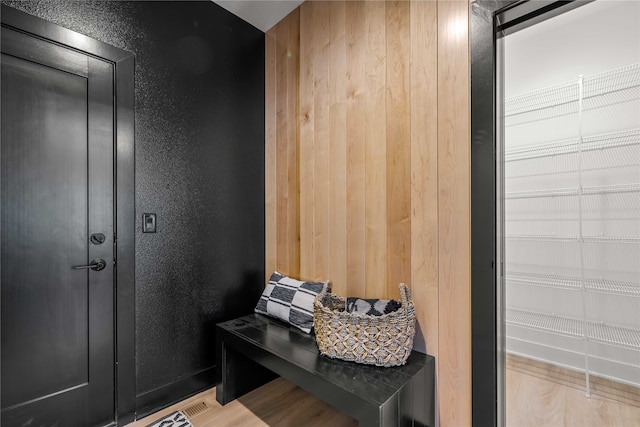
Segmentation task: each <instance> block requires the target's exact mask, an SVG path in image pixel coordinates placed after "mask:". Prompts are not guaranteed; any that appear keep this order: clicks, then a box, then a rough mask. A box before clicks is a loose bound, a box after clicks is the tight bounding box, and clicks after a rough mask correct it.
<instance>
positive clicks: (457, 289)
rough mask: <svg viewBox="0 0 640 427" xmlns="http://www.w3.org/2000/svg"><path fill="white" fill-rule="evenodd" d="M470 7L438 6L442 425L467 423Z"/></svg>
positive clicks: (462, 4) (463, 4)
mask: <svg viewBox="0 0 640 427" xmlns="http://www.w3.org/2000/svg"><path fill="white" fill-rule="evenodd" d="M468 13H469V5H468V3H467V2H462V1H447V0H442V1H439V2H438V187H439V191H438V212H439V213H438V227H439V237H438V266H439V267H438V273H439V287H438V305H439V316H440V320H439V322H438V327H439V332H438V356H439V362H438V371H439V375H438V381H439V388H438V391H439V399H440V421H441V424H442V425H471V298H470V295H471V289H470V263H471V261H470V142H469V140H470V136H469V132H470V131H469V120H470V117H469V96H470V95H469V35H468V22H469V17H468Z"/></svg>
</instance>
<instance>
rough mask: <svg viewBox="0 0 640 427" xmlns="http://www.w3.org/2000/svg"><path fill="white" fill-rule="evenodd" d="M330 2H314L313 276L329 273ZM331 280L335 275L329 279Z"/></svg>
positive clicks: (319, 276)
mask: <svg viewBox="0 0 640 427" xmlns="http://www.w3.org/2000/svg"><path fill="white" fill-rule="evenodd" d="M330 6H331V5H330V3H329V2H324V1H319V2H315V3H314V6H313V8H314V11H313V22H312V26H311V28H312V31H313V44H314V49H315V55H314V57H313V87H314V93H313V118H314V138H315V140H314V146H313V152H314V168H313V192H314V197H315V200H314V205H313V275H312V278H313V279H317V280H321V279H324V278H327V277H329V186H330V174H329V136H330V133H329V127H330V123H329V42H330V34H329V28H330V27H329V16H330ZM330 280H332V279H330Z"/></svg>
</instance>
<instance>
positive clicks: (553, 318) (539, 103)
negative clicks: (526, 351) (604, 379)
mask: <svg viewBox="0 0 640 427" xmlns="http://www.w3.org/2000/svg"><path fill="white" fill-rule="evenodd" d="M612 106H614V107H612ZM619 106H622V107H619ZM598 108H636V109H637V110H638V117H639V118H640V64H631V65H628V66H625V67H621V68H618V69H614V70H610V71H606V72H603V73H599V74H595V75H591V76H586V77H582V76H581V77H579V78H578V79H576V80H575V81H570V82H565V83H562V84H558V85H554V86H551V87H548V88H543V89H540V90H535V91H532V92H528V93H525V94H522V95H518V96H514V97H511V98H508V99H506V100H505V102H504V117H505V128H512V129H515V128H516V127H517V126H520V125H524V126H525V127H526V128H527V129H532V127H531V126H532V124H534V125H537V124H536V122H540V123H543V121H545V120H547V119H550V118H553V119H554V120H555V118H562V117H563V116H568V115H573V117H574V118H575V119H574V120H575V121H576V122H577V123H578V125H577V128H578V131H577V132H576V135H575V137H573V138H564V139H558V140H556V141H552V142H542V143H537V144H536V143H528V144H527V143H525V142H523V141H519V140H517V138H516V140H509V141H508V142H509V145H512V146H515V148H510V147H509V146H508V145H506V146H505V151H504V157H503V161H504V163H505V164H511V165H512V166H511V167H512V168H514V169H513V170H514V171H518V173H521V172H520V171H521V170H522V166H520V165H521V164H523V163H522V162H529V161H533V162H547V161H554V162H556V163H554V164H556V165H562V166H563V167H571V166H572V167H575V170H571V171H568V172H567V174H569V173H573V174H574V175H573V176H577V177H578V178H577V181H576V182H571V183H570V184H576V185H561V186H558V187H549V186H543V187H542V188H526V187H525V188H524V189H517V191H508V192H505V193H503V194H502V196H501V198H502V200H503V203H504V206H505V220H506V221H507V223H508V222H509V221H510V219H509V206H510V204H513V203H520V205H519V206H520V212H522V206H525V207H530V206H539V207H542V209H547V210H548V209H549V207H550V206H552V207H558V206H563V207H564V209H565V210H566V209H570V211H571V212H575V213H576V217H575V218H574V219H573V220H572V221H573V222H574V223H577V224H578V227H577V230H576V233H575V234H573V231H574V230H573V229H571V230H570V232H569V233H566V234H562V233H536V232H535V231H540V230H534V232H527V231H528V230H527V231H524V230H523V228H522V227H520V228H517V229H516V231H517V232H514V231H513V230H510V229H509V227H506V228H505V230H506V233H505V235H504V239H505V243H506V245H507V248H513V246H512V245H516V246H517V247H519V248H520V247H522V248H528V247H533V246H531V245H537V246H535V248H538V249H539V248H543V247H544V248H551V247H553V248H558V247H563V248H566V249H565V250H566V251H574V252H576V253H579V254H580V260H581V262H580V264H581V267H580V268H579V271H573V272H572V271H563V272H561V273H560V274H555V273H549V272H543V271H541V269H540V268H537V269H536V268H533V270H534V271H528V270H531V268H527V264H522V263H514V265H509V263H508V262H506V263H505V270H506V271H505V273H504V276H503V280H504V285H505V286H506V288H507V290H509V289H510V288H512V287H514V286H517V287H519V288H523V287H524V288H523V289H531V290H532V291H533V290H534V289H536V288H544V289H549V290H551V292H554V291H555V290H561V291H565V292H569V295H575V297H574V298H575V301H576V304H579V305H582V307H583V310H582V316H581V317H579V316H575V315H568V314H566V313H559V314H558V313H553V312H545V311H544V310H532V309H529V308H525V307H510V306H507V308H506V312H505V319H506V324H507V326H512V327H517V328H524V329H527V330H532V331H537V332H539V333H544V334H547V333H548V334H554V335H560V336H565V337H569V338H573V339H578V340H580V339H581V340H583V341H584V343H585V344H584V367H583V368H584V372H585V378H586V391H587V395H589V393H590V385H589V381H590V379H589V375H590V364H589V359H590V357H591V355H590V353H589V351H590V350H589V345H588V344H589V343H597V344H602V345H605V346H611V347H612V348H621V349H626V350H631V351H633V352H638V353H637V354H638V356H639V357H637V358H635V359H634V360H640V315H638V316H636V317H637V318H638V319H639V320H638V325H636V324H635V322H632V324H631V325H630V324H616V322H615V321H609V320H606V321H602V320H598V321H594V319H593V317H596V316H595V315H592V316H590V317H589V316H588V313H587V303H586V298H587V297H586V296H587V295H589V294H598V295H603V296H609V295H611V296H617V297H623V298H625V299H626V301H629V300H628V298H631V300H630V301H632V304H634V306H635V305H636V304H637V306H638V309H639V310H638V312H640V120H637V121H636V122H637V125H636V126H635V127H631V128H626V129H622V130H620V129H616V130H615V131H607V132H601V133H597V134H590V135H583V134H582V128H583V126H582V122H583V121H584V116H583V114H584V112H585V111H589V110H596V109H598ZM598 114H599V113H598ZM523 129H524V128H523ZM509 135H516V136H518V135H519V134H518V132H512V133H511V134H509ZM524 136H526V137H529V135H524ZM616 150H617V151H616ZM620 150H627V151H620ZM629 150H630V151H629ZM610 152H616V156H618V157H622V158H624V159H625V161H627V162H628V163H629V164H630V165H631V166H630V167H631V168H633V167H637V173H636V174H635V175H634V174H633V173H632V174H630V176H631V181H629V180H627V181H626V182H614V183H609V182H606V180H604V181H605V182H601V183H594V182H588V183H585V182H584V181H583V170H582V168H583V167H584V166H583V164H584V161H585V160H584V159H585V156H591V158H592V159H598V158H600V156H604V155H606V153H610ZM620 153H624V154H623V155H621V154H620ZM628 153H631V154H628ZM612 156H613V155H612ZM630 158H631V159H630ZM546 159H549V160H546ZM541 164H543V163H536V165H541ZM529 167H530V168H531V169H533V167H532V166H529ZM608 167H610V165H609V166H608ZM592 169H596V168H592ZM603 169H604V168H603ZM590 172H591V173H593V172H592V171H590ZM525 176H526V175H525ZM517 178H522V175H518V176H517ZM505 179H506V180H508V179H509V178H508V177H506V178H505ZM499 198H500V197H499ZM613 198H615V199H613ZM527 199H528V200H527ZM550 200H557V201H560V200H566V202H563V204H562V205H558V204H549V203H550V202H548V201H550ZM614 200H615V203H613V202H612V201H614ZM522 203H526V204H525V205H522ZM554 203H555V202H554ZM558 203H559V202H558ZM589 203H590V204H591V205H594V206H596V205H597V206H607V207H609V208H611V205H614V204H615V205H616V206H617V207H618V208H620V209H622V211H623V212H624V213H625V215H626V217H625V216H624V215H617V216H616V217H615V218H616V219H617V220H619V221H620V220H621V219H620V218H623V219H624V220H627V221H632V222H633V221H637V225H636V226H634V227H631V228H630V229H629V230H628V232H629V234H624V232H625V231H627V230H625V229H622V233H620V231H621V229H620V228H617V229H615V231H616V233H609V234H608V233H607V232H610V231H611V230H610V229H609V228H607V227H603V229H604V230H605V232H603V233H599V234H598V233H593V229H588V230H585V229H584V228H585V227H584V224H585V223H586V221H587V219H588V220H589V221H591V222H593V221H594V218H593V209H592V210H591V211H590V212H589V215H591V216H589V217H588V218H587V219H586V218H585V215H586V214H585V212H584V211H585V209H587V208H585V204H589ZM514 206H515V205H514ZM514 212H515V211H514ZM628 212H632V214H631V216H630V217H629V214H628ZM633 212H636V213H633ZM537 214H538V211H535V212H534V213H530V212H529V213H528V215H527V216H526V218H525V219H523V218H524V217H523V216H522V214H520V217H517V219H513V220H512V221H516V222H517V221H520V222H522V221H529V222H532V221H533V222H535V221H538V222H539V223H542V222H543V221H544V220H545V218H542V217H541V218H536V217H535V215H537ZM565 214H566V212H565ZM610 217H611V215H610ZM563 218H565V217H564V216H563ZM603 218H604V215H603ZM603 220H606V218H605V219H603ZM543 230H544V228H543ZM523 231H524V232H523ZM540 245H544V246H540ZM549 245H550V246H549ZM559 245H561V246H559ZM594 248H597V249H594ZM589 250H590V251H592V252H597V253H610V254H612V256H611V257H612V258H614V259H615V258H617V257H619V256H620V255H623V254H627V255H628V254H632V255H630V258H631V259H637V260H638V261H637V264H638V265H636V266H635V267H634V266H631V269H630V271H631V273H629V271H627V274H626V275H622V276H620V275H617V276H616V275H615V274H614V275H613V277H608V276H607V274H606V272H605V274H603V277H590V276H591V275H593V274H592V273H593V272H592V271H590V272H589V273H587V272H586V271H585V265H584V263H585V262H584V259H585V258H584V257H585V255H584V254H585V253H586V252H587V251H589ZM507 252H508V251H507ZM506 261H508V260H506ZM536 267H540V266H536ZM634 269H635V270H638V271H637V274H636V275H634V274H633V271H635V270H634ZM634 318H635V317H634ZM507 338H508V339H509V329H508V330H507ZM637 369H638V372H640V364H639V365H638V366H637ZM604 376H606V375H604ZM614 379H615V378H614ZM636 382H637V383H638V384H636V385H637V386H640V375H638V378H637V379H632V383H636Z"/></svg>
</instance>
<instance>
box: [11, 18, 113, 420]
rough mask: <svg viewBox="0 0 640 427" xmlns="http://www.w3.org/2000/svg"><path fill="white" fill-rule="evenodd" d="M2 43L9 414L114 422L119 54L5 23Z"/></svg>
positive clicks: (29, 417) (26, 417)
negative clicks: (69, 44)
mask: <svg viewBox="0 0 640 427" xmlns="http://www.w3.org/2000/svg"><path fill="white" fill-rule="evenodd" d="M1 46H2V80H1V85H2V87H1V89H2V92H1V97H2V105H1V112H2V113H1V114H2V140H1V146H2V147H1V152H0V160H1V165H0V183H1V190H2V195H1V205H0V211H1V231H0V240H1V247H0V253H1V262H2V263H1V270H0V273H1V322H2V323H1V341H2V342H1V344H2V347H1V353H2V361H1V362H2V365H1V375H2V377H1V382H2V395H1V396H0V399H1V402H2V426H3V427H10V426H23V425H27V426H61V427H62V426H92V425H104V424H108V423H110V422H112V421H113V419H114V393H115V391H114V304H113V301H114V298H113V295H114V280H113V279H114V256H113V253H114V242H113V212H114V211H113V209H114V206H113V188H114V185H113V171H114V169H113V165H114V164H113V156H114V151H113V141H114V132H113V128H114V106H113V98H114V95H113V94H114V88H113V65H112V64H110V63H108V62H104V61H101V60H98V59H95V58H93V57H89V56H86V55H84V54H81V53H78V52H76V51H73V50H70V49H66V48H63V47H61V46H58V45H56V44H53V43H50V42H47V41H44V40H41V39H38V38H35V37H31V36H28V35H25V34H22V33H19V32H16V31H13V30H11V29H7V28H2V44H1ZM89 265H93V269H91V268H86V266H89ZM98 265H99V266H98ZM96 266H98V267H96ZM74 267H75V268H74ZM100 267H103V268H102V269H100ZM97 270H99V271H97Z"/></svg>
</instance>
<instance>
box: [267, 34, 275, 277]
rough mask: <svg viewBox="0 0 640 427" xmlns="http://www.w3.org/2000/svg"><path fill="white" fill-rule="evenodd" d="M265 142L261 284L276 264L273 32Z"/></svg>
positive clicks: (269, 38) (269, 47)
mask: <svg viewBox="0 0 640 427" xmlns="http://www.w3.org/2000/svg"><path fill="white" fill-rule="evenodd" d="M264 38H265V73H264V74H265V93H264V100H265V102H264V112H265V120H264V123H265V144H264V173H265V177H264V182H265V191H264V196H265V200H264V204H265V236H264V240H265V282H264V283H265V284H266V283H267V282H268V281H269V277H270V276H271V273H272V272H273V271H274V270H276V268H277V267H276V266H277V261H276V260H277V244H276V242H277V227H278V215H277V214H276V207H277V205H276V193H277V187H276V176H277V172H276V171H277V168H276V132H277V126H276V31H275V30H274V29H272V30H269V31H268V32H267V33H265V37H264Z"/></svg>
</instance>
